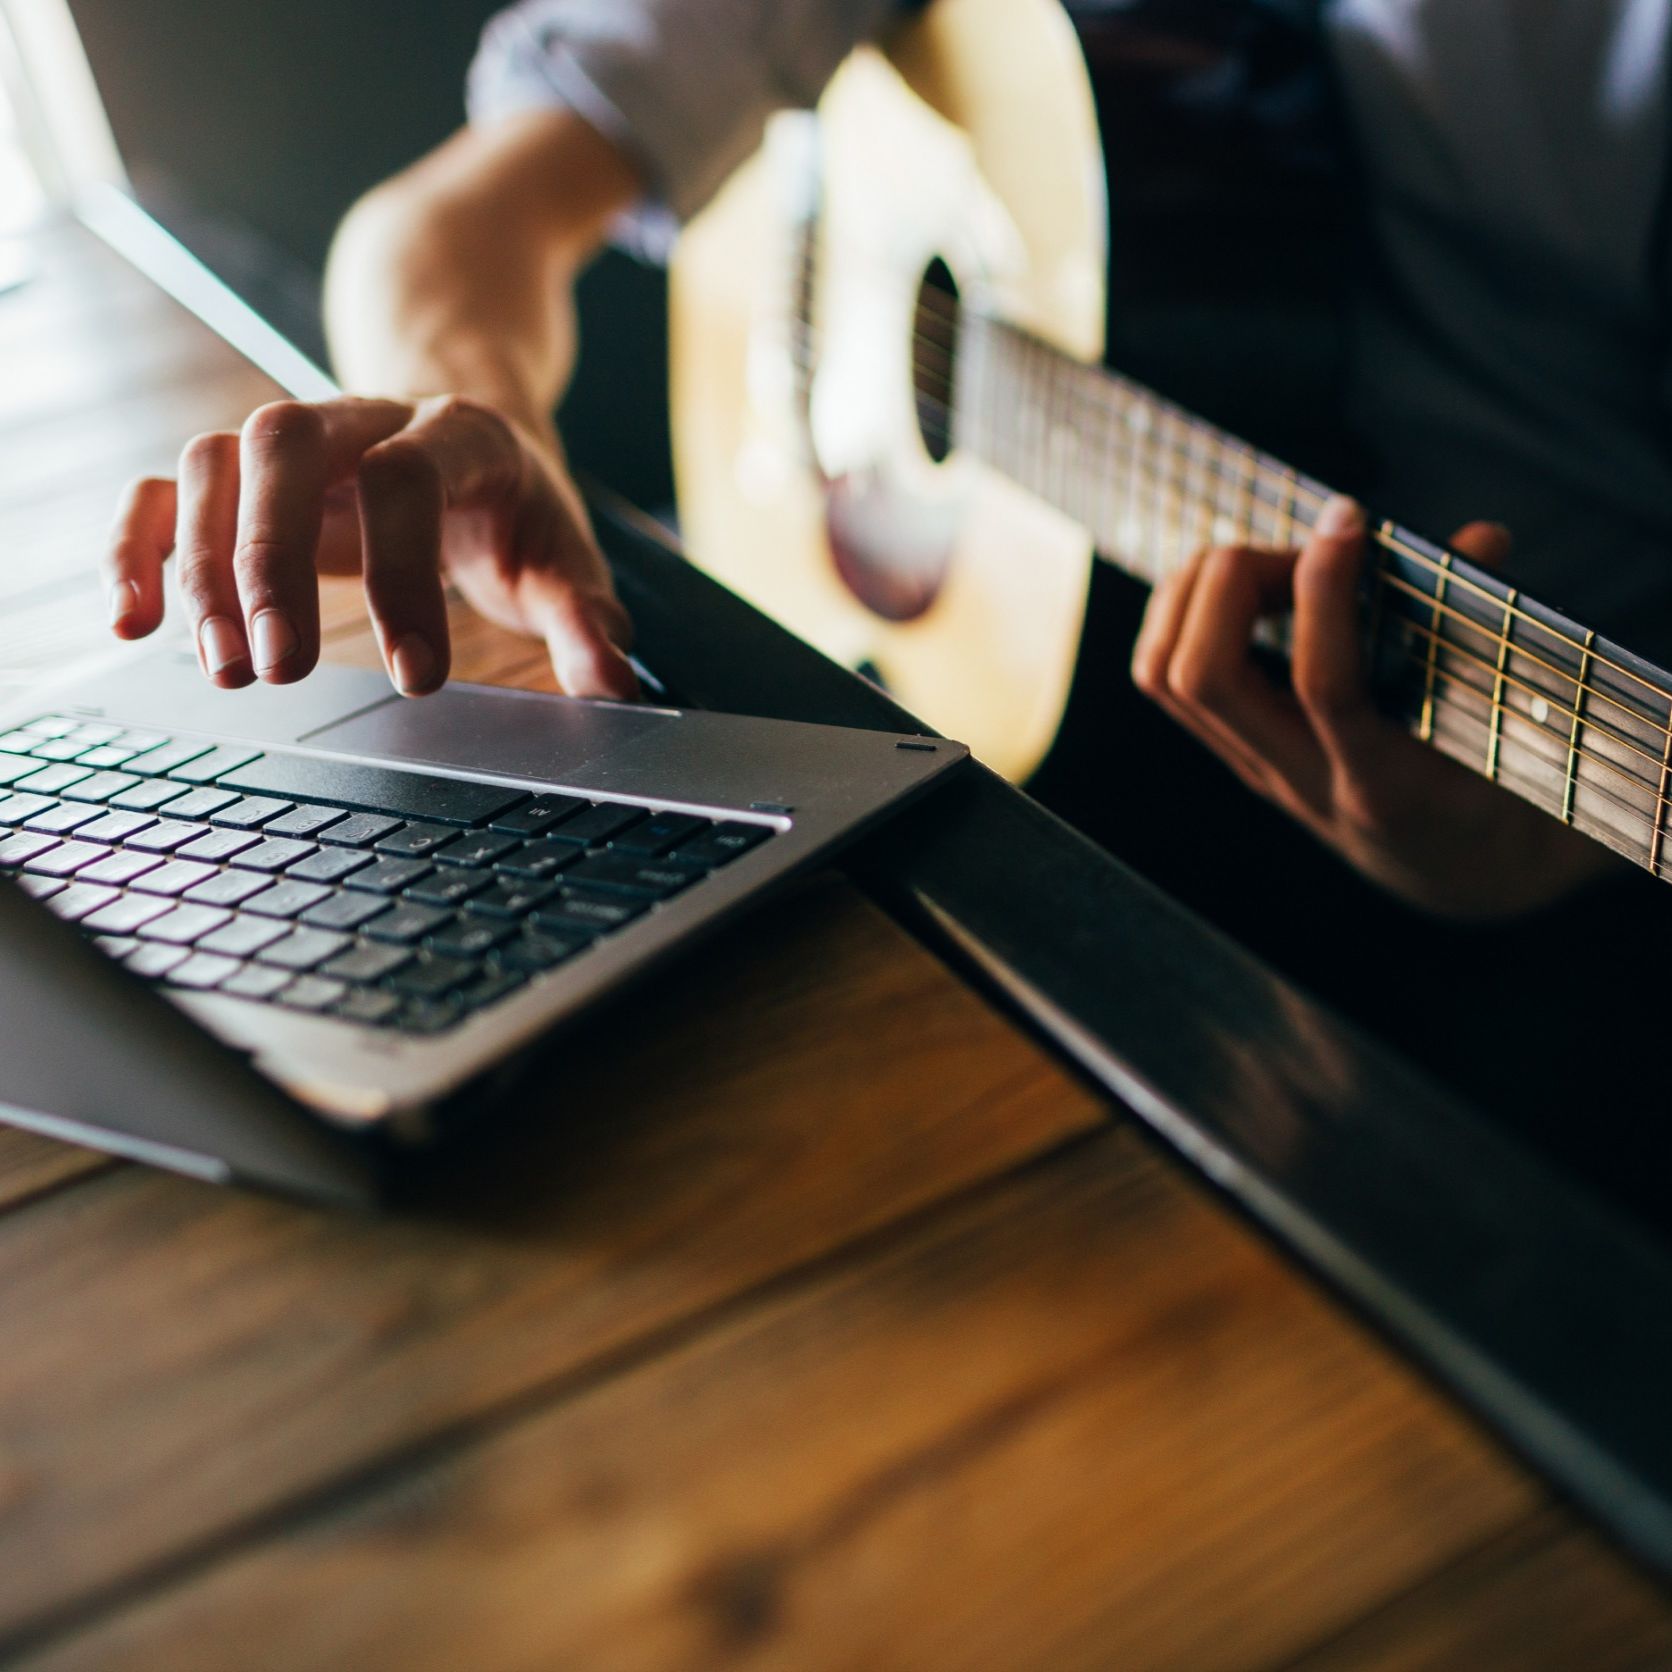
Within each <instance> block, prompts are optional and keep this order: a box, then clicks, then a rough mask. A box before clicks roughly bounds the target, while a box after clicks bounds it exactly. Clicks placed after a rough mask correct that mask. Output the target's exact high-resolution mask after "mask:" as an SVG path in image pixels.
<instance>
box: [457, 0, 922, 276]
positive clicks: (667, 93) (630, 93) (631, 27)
mask: <svg viewBox="0 0 1672 1672" xmlns="http://www.w3.org/2000/svg"><path fill="white" fill-rule="evenodd" d="M897 6H898V0H519V3H518V4H516V5H512V6H510V7H508V8H506V10H504V11H502V12H500V13H499V14H498V15H497V16H496V17H495V18H493V19H492V21H491V22H490V23H489V24H488V26H487V29H486V30H485V31H484V33H483V36H482V44H481V48H480V50H479V51H478V53H477V55H476V59H475V62H474V63H473V64H472V65H471V70H470V81H469V88H468V98H467V102H468V106H469V112H470V119H471V121H472V122H490V121H494V120H497V119H499V118H501V117H504V116H508V115H511V114H513V113H515V112H518V111H524V110H534V109H543V108H550V107H552V106H554V105H563V106H567V107H569V108H570V109H572V110H574V111H576V112H577V113H578V114H579V115H581V116H582V117H584V118H585V119H586V120H587V121H588V122H590V123H591V124H592V125H593V126H594V127H595V128H598V129H599V130H600V131H601V132H603V133H605V134H607V135H608V136H609V137H610V138H611V139H613V140H614V141H615V142H616V143H617V144H619V145H620V146H621V147H622V148H623V150H625V151H626V152H627V153H628V154H629V155H630V156H632V157H634V158H635V159H636V160H637V162H638V163H639V165H640V167H641V168H642V169H643V171H644V174H645V178H646V180H647V181H648V182H649V184H650V198H649V200H647V202H646V204H645V205H643V206H642V207H641V210H640V211H639V213H638V214H637V215H636V216H635V217H634V219H635V221H636V222H637V223H638V231H639V232H640V234H641V235H643V237H644V239H647V240H648V241H650V242H652V243H657V244H659V243H660V242H661V238H662V236H664V235H665V234H666V233H668V232H671V230H672V228H673V226H674V224H675V223H677V222H678V221H680V220H684V219H686V218H688V217H689V216H691V215H693V214H694V213H695V212H696V211H697V210H698V209H700V208H701V207H702V206H703V204H704V203H706V202H707V201H708V199H709V198H710V197H711V196H712V195H713V194H714V192H715V191H716V190H717V189H718V188H719V186H720V184H721V182H722V181H724V180H725V178H726V176H727V175H728V174H730V173H731V171H732V170H733V169H734V168H736V167H737V165H738V164H739V163H740V162H742V161H743V160H744V158H745V157H747V156H748V155H749V153H750V152H751V151H753V150H754V148H755V147H756V146H757V145H758V144H759V143H760V138H761V131H762V129H763V127H764V126H765V123H766V119H767V117H768V116H770V115H771V114H772V113H773V112H774V111H775V110H781V109H786V108H796V107H804V106H809V105H812V104H814V103H816V102H817V99H818V97H819V94H820V93H821V92H822V91H823V88H824V86H825V83H826V82H827V81H829V79H830V77H831V76H832V75H833V74H834V73H835V71H836V68H837V66H838V65H839V64H840V63H841V61H842V59H843V58H844V57H846V56H847V53H848V51H849V50H850V49H851V48H852V47H853V46H854V44H855V43H856V42H858V41H859V40H862V39H864V38H866V37H867V36H869V35H871V34H872V33H874V32H875V31H876V29H877V28H878V27H879V26H880V25H881V24H882V22H883V21H884V20H885V19H886V18H887V17H888V16H889V15H890V14H891V13H892V12H893V11H895V10H896V9H897Z"/></svg>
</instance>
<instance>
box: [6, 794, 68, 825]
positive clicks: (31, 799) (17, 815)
mask: <svg viewBox="0 0 1672 1672" xmlns="http://www.w3.org/2000/svg"><path fill="white" fill-rule="evenodd" d="M58 805H59V804H58V802H56V801H54V800H53V798H52V797H51V796H50V795H8V796H3V797H0V825H8V824H23V823H24V822H25V821H26V820H29V819H32V818H34V817H35V816H36V815H37V814H40V813H47V812H50V811H51V810H52V809H53V808H54V807H56V806H58Z"/></svg>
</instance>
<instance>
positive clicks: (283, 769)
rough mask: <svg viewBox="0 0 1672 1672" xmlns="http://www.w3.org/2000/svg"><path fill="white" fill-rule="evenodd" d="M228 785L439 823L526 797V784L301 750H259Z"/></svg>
mask: <svg viewBox="0 0 1672 1672" xmlns="http://www.w3.org/2000/svg"><path fill="white" fill-rule="evenodd" d="M224 782H225V783H226V784H227V786H228V787H229V788H231V789H235V790H243V791H245V792H246V793H248V794H251V795H281V796H284V797H285V798H286V799H287V800H289V801H334V802H336V803H337V804H338V805H339V806H343V807H351V808H353V809H354V810H355V811H356V812H362V813H394V814H397V815H399V816H400V817H401V818H403V819H429V820H435V821H438V822H440V823H442V824H486V823H487V822H488V820H489V819H491V818H494V817H495V816H497V815H499V814H501V813H504V812H507V811H508V810H509V809H510V808H512V807H515V806H516V805H518V804H519V803H520V802H522V801H526V800H527V799H528V796H527V792H526V791H524V790H506V789H500V788H499V787H498V786H497V785H494V784H476V783H471V782H470V781H469V780H467V779H463V778H439V777H431V776H429V775H428V774H427V773H422V772H398V771H395V770H393V769H392V768H389V767H381V766H356V765H354V764H353V763H352V762H349V761H330V760H308V759H306V758H304V757H303V756H300V755H258V756H257V757H256V758H255V759H254V760H253V761H251V762H249V763H248V764H247V765H245V766H241V767H239V768H238V769H237V770H235V771H233V772H229V773H227V774H226V775H225V779H224Z"/></svg>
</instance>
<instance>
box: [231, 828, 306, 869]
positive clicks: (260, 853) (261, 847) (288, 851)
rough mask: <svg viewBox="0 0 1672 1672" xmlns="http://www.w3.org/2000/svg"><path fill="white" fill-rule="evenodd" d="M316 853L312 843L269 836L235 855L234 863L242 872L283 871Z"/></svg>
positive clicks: (292, 838)
mask: <svg viewBox="0 0 1672 1672" xmlns="http://www.w3.org/2000/svg"><path fill="white" fill-rule="evenodd" d="M314 851H315V849H314V845H313V843H312V842H302V841H298V840H297V839H296V838H294V837H291V836H269V837H266V838H265V839H264V840H262V841H260V842H258V843H257V844H256V845H255V846H254V847H253V848H246V849H245V850H244V852H243V853H240V854H237V855H235V856H234V857H233V860H232V863H233V864H234V865H236V866H237V867H238V868H239V869H240V870H241V871H282V870H284V868H285V867H286V866H287V865H294V864H295V863H296V861H297V860H299V859H306V858H307V857H308V855H309V854H311V853H313V852H314Z"/></svg>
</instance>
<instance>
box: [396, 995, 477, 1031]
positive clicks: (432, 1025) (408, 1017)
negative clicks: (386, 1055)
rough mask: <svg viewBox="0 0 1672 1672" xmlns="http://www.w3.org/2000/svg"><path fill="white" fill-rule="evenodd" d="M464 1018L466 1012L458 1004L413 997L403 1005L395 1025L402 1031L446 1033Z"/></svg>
mask: <svg viewBox="0 0 1672 1672" xmlns="http://www.w3.org/2000/svg"><path fill="white" fill-rule="evenodd" d="M463 1020H464V1012H463V1011H462V1010H460V1009H459V1007H458V1006H457V1005H456V1004H437V1003H434V1002H432V1001H431V1000H429V999H413V1000H411V1001H410V1002H409V1003H407V1004H404V1005H402V1006H401V1010H400V1014H399V1015H398V1016H396V1017H395V1021H394V1025H395V1026H396V1027H398V1028H399V1029H400V1030H401V1032H402V1033H415V1034H432V1033H445V1032H446V1031H447V1029H448V1028H452V1027H457V1026H458V1024H459V1023H460V1022H462V1021H463Z"/></svg>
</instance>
